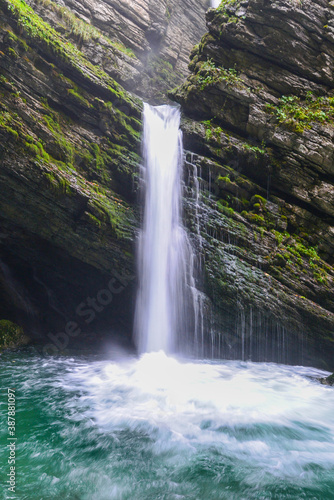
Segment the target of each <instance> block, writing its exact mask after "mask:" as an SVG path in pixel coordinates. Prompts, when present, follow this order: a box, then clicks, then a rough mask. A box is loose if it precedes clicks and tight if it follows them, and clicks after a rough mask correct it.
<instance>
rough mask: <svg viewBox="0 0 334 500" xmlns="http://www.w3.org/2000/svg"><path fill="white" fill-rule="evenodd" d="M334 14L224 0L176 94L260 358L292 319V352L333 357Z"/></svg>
mask: <svg viewBox="0 0 334 500" xmlns="http://www.w3.org/2000/svg"><path fill="white" fill-rule="evenodd" d="M333 13H334V8H333V5H332V4H331V2H327V1H322V0H319V1H303V2H297V1H296V2H295V1H285V0H279V1H261V0H249V1H237V0H235V1H223V2H221V4H220V7H219V8H218V9H216V10H213V9H212V10H209V11H208V13H207V16H206V18H207V27H208V30H209V32H208V33H207V34H206V35H205V36H204V37H203V38H202V41H201V42H200V43H199V44H198V45H197V46H196V47H195V48H194V50H193V51H192V54H191V62H190V69H191V71H192V74H191V75H190V76H189V77H188V78H187V80H186V82H185V83H184V84H183V85H181V86H180V87H178V88H176V89H175V90H174V91H172V92H170V96H171V97H172V98H174V99H175V100H177V101H178V102H179V103H181V105H182V107H183V109H184V111H185V113H186V114H187V115H188V117H190V119H186V118H185V119H184V122H183V129H184V140H185V146H186V148H187V149H189V150H190V151H192V152H195V153H197V155H198V156H197V159H196V161H195V162H194V163H195V165H196V168H197V170H198V172H200V173H201V178H202V184H203V186H206V187H205V190H204V191H205V193H206V194H205V195H204V196H203V199H202V203H203V204H204V205H203V208H202V210H203V214H205V213H206V214H207V215H206V216H205V217H204V219H205V221H206V222H205V223H204V222H203V223H202V225H201V229H200V234H201V237H202V238H204V240H203V241H202V242H198V243H197V244H198V246H199V248H201V249H202V253H203V258H204V260H205V270H206V280H207V281H206V287H207V290H208V291H209V295H210V296H211V298H212V302H213V305H214V309H215V310H216V311H217V318H218V319H217V328H216V330H217V331H219V329H222V328H223V325H227V324H228V325H229V331H230V332H231V331H232V332H234V333H233V335H232V338H233V339H234V340H233V346H232V347H229V345H228V342H227V344H226V346H225V349H226V352H227V353H228V355H231V356H235V357H240V356H241V354H242V353H243V355H244V356H245V359H246V358H247V356H248V357H253V359H255V358H256V357H257V356H258V354H256V349H255V350H254V348H257V347H256V344H252V342H254V341H255V340H254V339H255V338H257V339H259V338H260V337H258V335H260V336H261V332H260V330H261V329H262V331H263V333H262V335H263V337H262V341H260V344H261V342H262V347H263V346H264V345H267V340H265V336H266V335H268V332H271V333H270V334H269V338H270V339H271V341H272V342H273V343H274V344H275V345H276V344H277V346H278V345H279V344H280V342H281V341H280V340H279V338H280V335H281V334H278V333H277V332H279V331H280V332H282V328H283V330H284V332H285V333H284V336H285V342H290V348H289V353H290V355H291V357H290V359H289V360H288V362H292V363H295V362H296V363H300V362H303V363H305V362H306V363H311V364H312V363H313V364H318V365H319V366H320V365H321V363H323V364H322V366H323V367H326V366H327V367H329V366H330V367H333V359H334V351H333V340H334V339H333V332H334V314H333V313H334V302H333V298H334V297H333V277H334V274H333V262H334V238H333V237H334V218H333V216H334V212H333V206H334V199H333V196H334V185H333V165H334V141H333V138H334V127H333V123H334V94H333V72H332V67H333V61H334V52H333V50H334V38H333V32H334V27H333ZM191 119H195V120H196V121H192V120H191ZM208 197H209V201H208ZM188 207H189V210H191V202H190V205H188ZM197 211H198V210H197ZM208 211H209V212H208ZM192 213H194V212H192ZM314 252H315V253H314ZM255 310H256V311H257V312H258V314H260V316H261V315H262V320H261V319H259V318H258V319H257V320H256V321H255V320H254V315H253V314H254V311H255ZM219 318H221V320H220V319H219ZM251 318H253V319H252V320H251ZM254 321H255V323H257V325H258V326H257V327H255V326H254V325H255V323H254ZM261 322H262V323H261ZM265 322H266V325H267V326H266V327H264V326H263V325H264V324H265ZM250 324H252V325H253V326H252V327H250ZM245 325H246V326H245ZM259 325H260V326H259ZM249 328H250V330H249ZM264 330H266V332H264ZM302 337H303V340H300V339H302ZM225 338H228V337H225ZM236 338H239V341H235V339H236ZM251 338H252V342H251V340H250V339H251ZM294 339H295V340H294ZM298 339H299V340H298ZM256 342H257V341H256ZM300 342H301V343H300ZM230 344H231V343H230ZM237 344H238V345H237ZM293 345H295V347H296V346H299V347H297V348H295V352H293ZM305 346H307V348H306V350H305ZM260 351H261V348H260ZM278 351H279V349H278ZM278 351H277V352H278ZM302 353H303V354H302ZM271 356H272V355H271V354H270V353H268V352H267V358H266V354H265V350H262V351H261V355H260V358H261V357H262V359H275V360H278V361H279V356H281V358H280V359H283V357H284V353H283V352H281V355H279V356H278V357H276V358H275V356H274V358H272V357H271ZM298 356H301V357H298Z"/></svg>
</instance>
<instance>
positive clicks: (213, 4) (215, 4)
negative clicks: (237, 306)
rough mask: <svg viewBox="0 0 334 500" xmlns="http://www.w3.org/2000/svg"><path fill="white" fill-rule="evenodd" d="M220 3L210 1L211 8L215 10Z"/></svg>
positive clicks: (214, 0)
mask: <svg viewBox="0 0 334 500" xmlns="http://www.w3.org/2000/svg"><path fill="white" fill-rule="evenodd" d="M220 2H221V0H211V2H210V4H211V7H213V8H214V9H216V8H217V7H218V6H219V4H220Z"/></svg>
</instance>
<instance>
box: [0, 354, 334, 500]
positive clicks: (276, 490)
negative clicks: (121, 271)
mask: <svg viewBox="0 0 334 500" xmlns="http://www.w3.org/2000/svg"><path fill="white" fill-rule="evenodd" d="M324 374H325V373H324V372H321V371H319V370H316V369H312V368H304V367H290V366H283V365H275V364H272V363H250V362H248V363H244V362H237V361H226V362H217V363H215V362H193V361H182V360H178V361H177V360H174V359H172V358H168V357H166V356H165V355H163V354H162V353H155V354H148V355H144V356H143V357H142V358H140V359H136V358H129V357H123V358H121V359H118V360H110V359H108V360H106V359H101V358H98V357H94V356H91V357H82V356H81V357H80V356H77V357H63V358H51V357H50V358H45V357H41V356H39V355H37V354H36V353H35V352H34V351H25V352H21V353H19V352H17V353H14V352H13V353H7V354H4V355H2V357H1V379H2V387H3V388H4V389H5V392H4V391H2V396H1V418H2V422H5V420H6V417H5V415H6V410H7V406H6V404H7V400H6V393H7V387H15V391H16V400H17V401H16V408H17V414H16V427H17V431H16V437H17V449H16V467H17V469H16V470H17V476H16V479H17V489H16V494H15V495H12V494H10V495H9V494H7V493H6V489H5V487H4V486H3V485H2V495H3V496H2V497H0V498H19V499H27V500H28V499H29V500H38V499H41V500H49V499H54V500H66V499H67V500H111V499H113V500H114V499H120V500H125V499H126V500H127V499H129V500H149V499H152V500H153V499H154V500H157V499H164V500H174V499H187V500H195V499H196V500H220V499H224V500H225V499H226V500H232V499H233V500H234V499H235V500H250V499H263V500H264V499H265V500H267V499H279V500H280V499H304V498H305V499H307V500H312V499H317V500H330V499H331V500H332V499H333V498H334V397H333V396H334V392H333V389H332V388H330V387H325V386H321V385H319V383H317V382H316V381H315V380H314V377H319V376H323V375H324ZM7 436H8V435H7V429H6V427H4V426H3V425H1V439H2V442H3V443H5V442H6V439H7ZM1 448H2V449H1V453H2V455H1V457H0V459H1V462H0V465H1V472H2V474H1V477H2V478H3V477H5V475H6V474H7V473H8V465H7V463H6V461H7V451H4V446H2V447H1Z"/></svg>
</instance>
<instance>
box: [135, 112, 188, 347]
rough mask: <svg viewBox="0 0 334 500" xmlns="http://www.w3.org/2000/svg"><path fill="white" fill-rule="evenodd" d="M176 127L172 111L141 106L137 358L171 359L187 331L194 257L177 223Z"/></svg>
mask: <svg viewBox="0 0 334 500" xmlns="http://www.w3.org/2000/svg"><path fill="white" fill-rule="evenodd" d="M179 125H180V111H179V109H178V108H177V107H172V106H167V105H164V106H157V107H153V106H150V105H148V104H145V105H144V137H143V150H144V151H143V153H144V168H143V189H144V193H145V204H144V205H145V206H144V220H143V229H142V232H141V234H140V236H139V244H138V271H139V289H138V294H137V303H136V313H135V341H136V344H137V347H138V350H139V352H141V353H143V352H151V351H159V350H163V351H165V352H166V353H172V352H174V351H176V350H177V349H178V347H179V345H180V342H181V341H180V336H182V335H184V336H186V335H187V331H189V329H191V326H190V324H189V318H191V316H193V309H194V307H193V304H192V301H193V298H192V296H193V294H192V292H191V290H192V289H193V287H194V278H193V276H192V269H190V267H191V268H193V264H192V263H193V254H192V249H191V245H190V242H189V240H188V237H187V233H186V231H185V230H184V228H183V226H182V221H181V194H182V192H181V179H182V175H181V174H182V163H183V148H182V133H181V131H180V130H179ZM191 308H192V313H191V312H189V309H191ZM191 321H193V320H191V319H190V323H191Z"/></svg>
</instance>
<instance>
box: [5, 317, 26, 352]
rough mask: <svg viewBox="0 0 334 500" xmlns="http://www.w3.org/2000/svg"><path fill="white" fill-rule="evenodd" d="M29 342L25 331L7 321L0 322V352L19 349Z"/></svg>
mask: <svg viewBox="0 0 334 500" xmlns="http://www.w3.org/2000/svg"><path fill="white" fill-rule="evenodd" d="M28 342H29V339H28V337H27V336H26V335H25V334H24V332H23V329H22V328H21V327H20V326H18V325H16V324H15V323H12V322H11V321H8V320H6V319H1V320H0V350H2V349H7V348H8V347H19V346H20V345H25V344H27V343H28Z"/></svg>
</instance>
